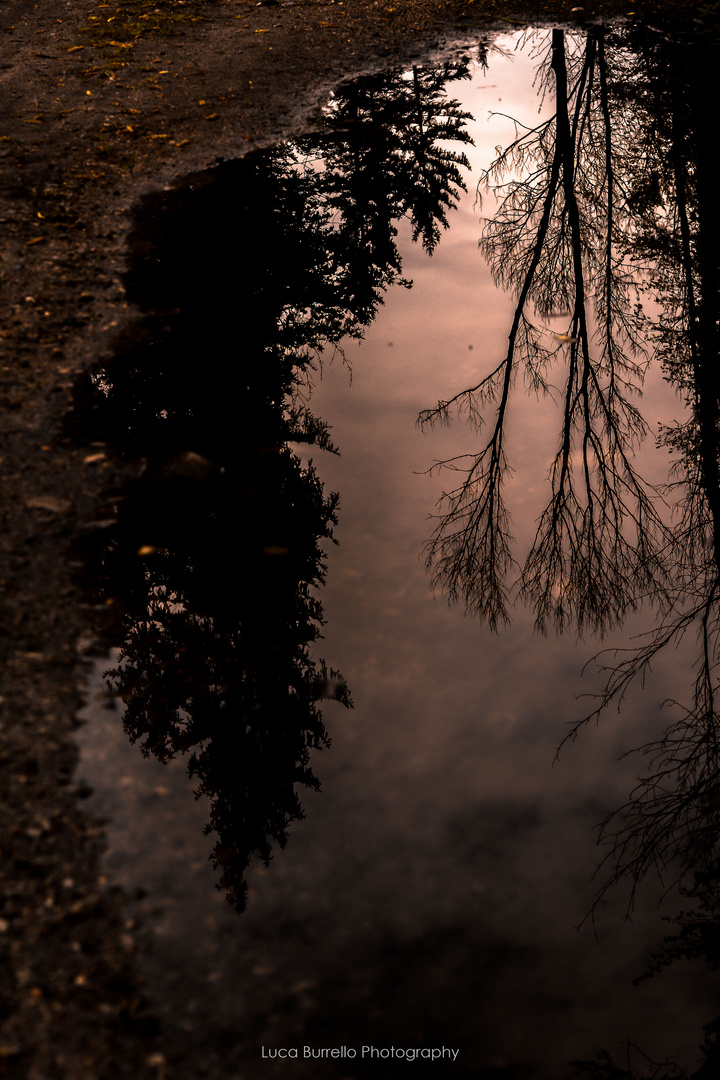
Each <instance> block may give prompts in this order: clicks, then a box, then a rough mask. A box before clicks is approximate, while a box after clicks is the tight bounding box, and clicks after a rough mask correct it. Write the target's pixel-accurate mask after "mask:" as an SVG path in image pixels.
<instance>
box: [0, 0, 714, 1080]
mask: <svg viewBox="0 0 720 1080" xmlns="http://www.w3.org/2000/svg"><path fill="white" fill-rule="evenodd" d="M578 6H579V0H567V2H566V3H562V2H561V0H557V2H555V3H553V2H545V0H539V2H538V3H536V4H534V5H533V4H526V5H515V4H513V3H503V2H500V0H498V2H493V0H443V2H440V3H438V2H435V0H395V2H394V3H392V0H390V2H388V0H280V2H277V0H261V2H259V3H258V2H257V0H124V2H122V3H120V5H119V6H118V0H112V2H109V3H104V2H97V0H80V2H76V0H73V2H70V0H41V2H39V3H36V4H34V5H33V4H32V3H29V2H27V0H5V2H4V4H3V5H2V7H1V8H0V42H1V48H0V88H1V89H0V101H1V102H2V119H1V126H0V225H2V236H3V244H2V250H1V251H0V282H1V287H2V320H1V322H0V345H1V346H2V360H1V361H0V364H1V370H0V443H1V445H0V483H1V484H2V493H1V497H0V508H1V512H2V515H3V522H2V528H1V530H0V551H1V552H2V560H1V562H0V587H1V588H2V596H3V607H2V620H1V622H0V628H1V636H0V648H1V649H2V657H1V659H0V668H1V670H2V675H3V685H2V687H0V705H1V706H2V720H1V721H0V730H1V741H0V764H1V765H2V769H1V771H0V785H1V790H0V813H1V814H2V825H1V826H0V828H1V832H0V852H1V856H2V859H1V863H0V877H1V880H0V1076H8V1077H18V1078H20V1077H23V1078H25V1077H27V1078H29V1080H52V1078H67V1080H86V1078H87V1080H89V1078H96V1077H97V1078H100V1077H102V1078H110V1077H131V1076H132V1077H157V1078H158V1080H161V1078H162V1077H170V1076H172V1048H171V1047H168V1046H166V1045H165V1043H164V1041H163V1034H162V1031H161V1030H160V1029H159V1028H158V1026H157V1025H156V1024H155V1022H154V1021H153V1018H152V1002H146V1001H145V1000H144V997H143V988H142V985H141V984H140V980H139V977H138V975H137V973H136V972H135V970H134V964H133V956H134V955H135V953H136V950H137V948H138V947H139V946H138V941H139V940H141V932H140V937H138V933H139V931H138V928H136V927H135V926H134V924H133V922H132V920H128V919H127V917H126V914H125V913H124V910H123V897H122V896H121V895H120V894H119V892H118V891H117V890H116V889H114V888H113V886H112V883H111V882H108V881H106V880H105V879H104V878H103V877H102V875H101V873H100V872H99V869H98V857H99V854H100V852H101V850H102V825H101V823H100V822H96V821H93V820H92V819H91V818H89V817H88V816H87V815H86V814H85V813H84V811H83V796H85V795H87V794H88V792H87V791H84V790H83V789H82V787H78V785H77V783H76V782H75V781H74V779H73V774H74V767H75V758H76V753H75V750H74V748H73V743H72V733H73V730H74V728H75V726H76V723H77V722H76V719H75V716H76V713H77V709H78V706H79V703H80V690H79V687H80V686H81V678H82V671H83V657H84V656H85V657H87V656H89V655H91V654H92V652H93V649H94V648H95V647H96V643H97V626H98V622H99V620H100V617H101V613H100V612H98V611H97V610H95V608H94V607H93V604H92V601H89V600H88V599H87V593H86V590H85V589H84V587H83V581H82V573H81V569H82V568H81V566H80V565H78V564H77V562H76V561H75V560H74V559H73V558H72V556H71V554H69V551H70V545H71V542H72V540H73V538H75V537H78V536H83V535H88V534H92V532H93V531H94V530H97V529H98V528H101V527H102V524H103V521H104V520H105V518H106V516H107V513H108V511H107V508H106V507H104V506H103V503H102V496H101V492H102V491H106V490H107V488H108V481H109V479H110V476H111V474H112V472H113V470H117V468H118V467H117V466H116V465H113V464H111V463H110V462H109V461H108V459H106V458H104V457H103V448H102V446H98V447H94V448H90V450H88V448H87V447H86V448H84V449H79V448H77V447H74V446H73V445H72V444H71V443H70V442H69V441H68V440H67V439H66V438H65V436H64V434H63V431H64V427H63V418H64V417H65V416H66V414H67V411H68V409H69V408H70V405H71V391H72V386H73V381H74V379H75V377H76V376H77V374H78V372H80V371H81V370H83V369H84V368H86V367H87V366H88V365H90V364H91V363H93V362H95V361H96V360H97V359H99V358H101V357H102V356H103V355H106V354H107V353H108V350H109V349H110V348H111V343H112V340H113V338H114V336H115V335H116V334H117V333H118V330H119V329H120V328H121V327H122V326H123V324H124V323H125V322H126V321H127V320H128V319H129V318H130V317H131V315H132V312H131V311H130V309H129V308H128V305H127V303H126V302H125V300H124V292H123V287H122V282H121V273H122V267H123V251H124V243H125V236H126V232H127V229H128V225H129V220H130V219H129V214H128V211H129V209H130V208H131V207H132V205H133V203H134V202H135V201H136V199H137V198H138V196H139V195H140V194H141V193H142V192H144V191H147V190H149V189H152V188H156V187H158V186H162V185H167V184H171V183H172V182H173V180H174V179H175V178H177V177H179V176H182V175H183V174H186V173H188V172H190V171H192V170H195V169H199V168H206V167H210V166H212V165H213V164H214V163H215V162H216V161H217V159H218V158H219V157H225V158H230V157H236V156H239V155H242V154H243V153H246V152H247V151H248V150H249V149H251V148H253V147H257V146H264V145H269V144H270V143H272V142H275V141H277V140H278V139H281V138H283V137H284V136H288V135H289V134H290V133H292V132H297V131H298V130H301V129H304V128H307V127H308V126H311V124H312V117H313V112H314V110H316V109H317V108H318V106H319V105H320V104H321V103H322V102H323V100H324V97H325V95H326V92H327V90H328V89H329V88H330V87H331V86H332V85H333V83H335V82H336V81H339V80H340V79H341V78H344V77H349V76H352V75H354V74H358V73H360V72H361V71H367V70H370V69H377V68H380V67H382V66H384V65H390V64H392V65H395V64H398V63H403V62H406V61H409V60H416V59H417V58H419V57H421V56H425V55H427V54H428V53H429V52H430V53H432V52H433V51H435V53H437V51H438V50H442V48H443V46H444V45H445V44H446V43H449V42H451V41H454V40H457V39H458V38H468V39H471V38H472V36H473V35H477V34H479V33H481V32H483V30H491V31H492V30H507V29H509V28H516V27H519V26H522V25H526V24H528V23H530V22H532V21H534V20H538V21H541V22H545V23H548V22H553V23H563V24H571V23H573V22H575V23H576V22H578V21H582V20H583V19H585V20H590V19H595V18H600V17H603V16H609V15H616V14H619V15H623V16H625V15H627V14H629V13H630V12H635V14H634V16H633V17H640V16H642V15H643V13H644V12H645V11H646V10H647V11H648V12H649V14H650V15H651V17H653V18H654V17H656V16H657V12H658V5H652V7H650V8H648V5H647V4H643V5H634V6H633V5H631V4H630V2H629V0H627V2H623V3H620V2H615V0H612V2H610V3H605V4H592V3H591V4H588V5H587V7H586V8H585V9H584V10H582V9H580V10H578ZM698 6H699V5H698ZM679 8H680V9H682V10H683V11H685V12H686V13H687V12H689V11H690V12H691V11H692V10H693V5H689V4H680V5H679ZM573 9H574V10H573ZM677 9H678V5H676V6H675V8H673V7H671V6H669V5H663V6H662V14H663V16H667V15H668V14H671V15H672V14H673V13H674V11H676V10H677ZM120 479H121V477H120V476H119V475H118V482H119V481H120Z"/></svg>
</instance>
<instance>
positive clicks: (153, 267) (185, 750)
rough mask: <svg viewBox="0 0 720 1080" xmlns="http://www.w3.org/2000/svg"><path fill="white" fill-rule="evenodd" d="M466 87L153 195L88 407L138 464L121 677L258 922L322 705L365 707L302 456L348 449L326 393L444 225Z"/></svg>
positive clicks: (419, 74)
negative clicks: (201, 812)
mask: <svg viewBox="0 0 720 1080" xmlns="http://www.w3.org/2000/svg"><path fill="white" fill-rule="evenodd" d="M466 74H467V64H465V63H458V64H446V65H444V66H442V67H441V68H438V69H437V70H433V71H424V70H421V69H416V70H414V71H413V72H412V73H411V74H410V75H409V76H408V77H406V76H405V75H404V74H403V73H400V72H394V73H393V72H391V73H386V74H383V75H378V76H372V77H367V78H366V79H363V80H362V81H361V82H360V83H359V84H358V85H357V86H352V85H349V86H347V87H345V88H343V89H342V90H341V91H340V92H339V94H338V96H337V97H336V98H335V100H334V105H333V107H332V109H331V110H329V112H328V114H327V117H326V120H325V125H324V127H323V128H322V130H321V131H320V132H319V133H318V134H316V135H312V136H307V137H305V138H301V139H298V140H296V141H294V142H292V143H288V144H285V145H283V146H279V147H274V148H272V149H271V150H268V151H264V152H262V153H258V154H253V155H248V157H247V158H245V159H244V160H242V161H238V162H229V163H224V164H221V165H219V166H218V167H217V168H216V169H215V170H211V171H210V172H209V173H205V174H200V175H197V176H193V177H191V178H190V179H189V180H188V181H187V182H186V183H184V184H183V185H182V186H180V187H178V188H176V189H173V190H169V191H165V192H159V193H156V194H153V195H149V196H147V197H146V198H145V199H144V200H142V201H141V203H140V204H139V206H138V208H137V210H136V215H135V228H134V232H133V234H132V237H131V243H130V254H129V260H128V271H127V275H126V287H127V295H128V297H129V299H130V300H131V301H132V302H134V303H135V304H136V305H137V307H138V308H139V309H140V311H141V313H142V318H141V320H140V321H139V323H138V324H136V325H135V326H134V327H132V328H131V329H130V331H129V332H128V333H127V334H126V335H125V337H124V339H123V340H122V341H120V342H119V343H118V348H117V352H116V355H115V357H114V358H113V360H112V361H111V362H109V363H106V364H104V365H102V366H101V367H100V368H99V369H98V370H97V371H96V372H95V373H94V374H93V376H92V377H91V379H90V380H89V381H88V382H87V383H86V384H85V387H84V398H83V399H82V400H79V401H78V406H79V408H78V414H79V417H78V420H77V422H76V429H77V430H79V431H81V432H82V434H83V435H84V437H85V438H86V439H95V440H97V439H102V440H104V441H105V442H107V443H109V444H111V445H112V446H113V447H114V448H115V450H116V452H117V453H118V454H120V455H121V456H122V457H123V458H124V459H126V460H127V461H129V462H135V463H136V472H137V477H136V480H135V481H134V483H133V484H132V486H131V487H130V489H129V490H125V491H123V492H121V493H120V498H119V500H118V501H117V504H116V519H115V522H114V526H113V527H112V528H110V529H108V530H107V534H102V535H103V538H104V542H103V543H102V545H101V551H100V552H99V564H100V570H99V576H100V578H101V579H102V580H101V587H102V589H103V591H104V595H105V598H106V600H107V601H108V602H109V606H110V609H111V611H112V612H114V613H115V626H116V638H117V639H119V640H120V641H121V647H120V653H119V658H118V661H117V664H116V666H115V667H114V668H113V669H112V670H111V671H109V672H108V679H109V685H110V687H111V689H112V691H113V692H114V693H116V694H118V695H119V696H120V697H122V699H123V700H124V701H125V704H126V711H125V718H124V724H125V730H126V732H127V734H128V735H129V737H130V738H131V740H132V741H133V742H139V743H140V746H141V748H142V750H143V752H144V753H145V754H146V755H150V754H152V755H153V756H155V757H156V758H157V759H158V760H160V761H168V760H169V759H171V758H172V757H174V756H175V755H177V754H183V755H187V756H188V772H189V774H190V777H191V779H192V780H193V782H194V784H195V791H196V795H197V796H198V797H202V796H204V797H207V798H208V799H209V803H210V815H209V822H208V826H207V831H208V832H209V833H210V832H211V833H213V834H214V837H215V843H214V847H213V851H212V856H211V857H212V860H213V863H214V865H215V867H216V868H217V869H218V870H219V871H220V880H219V887H220V888H222V889H224V890H225V891H226V894H227V898H228V900H229V901H230V902H231V903H232V904H234V905H235V907H236V908H237V910H238V911H241V910H242V909H243V907H244V905H245V898H246V885H245V880H244V879H245V873H246V870H247V867H248V865H249V862H250V860H251V858H252V857H253V855H255V856H257V857H259V858H260V859H261V860H263V861H265V862H266V863H267V862H268V861H269V860H270V858H271V856H272V851H273V849H274V848H275V847H283V846H284V845H285V843H286V840H287V834H288V828H289V826H290V825H291V824H292V822H293V821H297V820H299V819H300V818H302V817H303V810H302V806H301V803H300V799H299V796H298V792H297V788H298V787H299V786H300V785H303V786H305V787H309V788H311V789H318V788H319V782H318V779H317V777H316V776H315V774H314V772H313V769H312V764H311V760H310V758H311V752H312V751H313V750H317V749H321V748H323V747H326V746H327V745H328V742H329V739H328V734H327V731H326V728H325V724H324V720H323V716H322V713H321V709H320V703H321V702H322V700H323V699H326V700H327V699H335V700H337V701H339V702H340V703H342V704H344V705H349V704H350V699H349V695H348V691H347V688H346V686H345V684H344V682H343V680H342V677H341V676H340V675H339V673H338V672H336V671H334V670H332V669H331V668H328V667H327V666H326V664H325V662H324V661H323V660H321V659H316V657H315V652H314V649H313V645H314V643H315V642H316V641H317V639H318V638H319V637H320V631H321V626H322V622H323V612H322V605H321V602H320V600H319V597H318V592H317V590H318V588H319V587H320V586H321V585H322V583H323V581H324V577H325V568H326V567H325V552H324V548H323V542H324V541H328V540H333V530H334V527H335V525H336V524H337V516H336V511H337V503H338V497H337V495H335V494H330V495H326V494H325V493H324V492H323V489H322V485H321V483H320V481H319V479H318V477H317V475H316V472H315V469H314V467H313V464H312V461H311V462H310V463H309V464H307V465H304V464H303V463H302V462H301V460H300V458H299V457H298V456H297V455H296V454H295V453H294V452H293V451H292V449H291V445H290V444H292V443H297V442H305V443H308V444H310V445H315V446H317V447H318V448H320V449H323V450H327V451H335V447H334V446H333V444H332V440H331V436H330V431H329V429H328V427H327V425H326V424H325V423H324V422H323V421H322V420H321V419H319V418H317V417H315V416H313V414H312V413H311V411H310V409H309V408H308V404H307V400H306V399H307V384H308V382H310V381H311V379H312V372H313V368H314V366H315V364H316V362H317V358H318V356H319V355H320V354H321V353H322V352H323V350H324V349H325V348H327V347H328V346H329V347H330V348H332V349H337V348H338V347H339V343H340V342H341V340H342V339H343V338H345V337H348V336H350V337H361V336H362V334H363V332H364V329H365V327H366V326H367V324H368V323H369V322H370V321H371V320H372V318H373V317H374V315H375V312H376V310H377V307H378V305H379V304H380V303H381V302H382V298H383V295H384V291H385V290H386V289H387V288H388V287H389V286H390V285H391V284H393V283H394V282H398V281H402V278H401V270H402V268H401V263H400V256H399V254H398V251H397V247H396V244H395V236H396V233H397V221H398V219H399V218H400V217H402V216H403V215H407V216H408V217H409V218H410V221H411V224H412V229H413V234H414V236H415V238H416V239H417V240H419V241H421V242H422V244H423V246H424V247H425V248H426V250H427V251H429V252H431V251H432V250H433V249H434V247H435V245H436V244H437V242H438V239H439V235H440V231H441V229H442V228H443V227H445V226H446V225H447V212H448V210H449V209H450V208H451V207H452V206H454V205H455V202H456V201H457V197H458V194H459V192H460V190H461V189H462V187H463V182H462V178H461V172H460V169H461V167H462V166H463V165H466V164H467V162H466V160H465V158H464V157H463V155H462V154H460V153H455V152H453V151H451V150H450V149H449V148H448V146H447V143H448V141H449V140H452V139H454V140H455V141H457V142H460V143H464V142H467V141H468V135H467V132H466V131H465V129H464V122H465V119H466V114H464V113H463V112H462V111H461V110H460V108H459V106H458V104H457V102H454V101H453V100H451V99H449V98H448V97H447V95H446V93H445V89H444V88H445V86H446V84H447V83H452V82H453V81H454V80H456V79H459V78H463V77H465V76H466ZM441 143H442V145H440V144H441ZM405 284H407V283H405ZM80 397H81V398H82V395H80Z"/></svg>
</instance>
